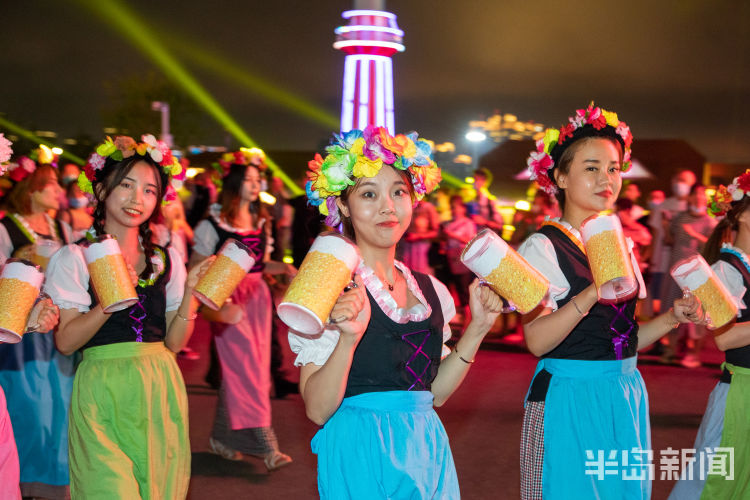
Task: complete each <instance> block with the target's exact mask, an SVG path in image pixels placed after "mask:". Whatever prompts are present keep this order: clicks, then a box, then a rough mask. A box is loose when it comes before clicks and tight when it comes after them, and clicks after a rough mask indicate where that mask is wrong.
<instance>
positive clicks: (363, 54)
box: [333, 0, 404, 134]
mask: <svg viewBox="0 0 750 500" xmlns="http://www.w3.org/2000/svg"><path fill="white" fill-rule="evenodd" d="M384 3H385V2H384V0H355V2H354V8H355V10H348V11H346V12H344V13H343V14H341V17H343V18H344V19H348V20H349V24H348V25H347V26H339V27H338V28H336V31H335V33H336V42H335V43H334V44H333V47H334V48H336V49H339V50H343V51H344V52H345V53H346V60H345V62H344V93H343V97H342V99H341V131H342V132H347V131H349V130H352V129H355V128H358V129H363V128H365V127H366V126H367V125H378V126H381V127H385V128H387V129H388V131H389V132H390V133H391V134H393V133H395V130H394V128H395V127H394V122H393V66H392V64H391V56H392V55H393V54H395V53H396V52H403V51H404V45H403V43H402V38H403V36H404V32H403V31H401V30H400V29H398V25H397V24H396V16H395V14H391V13H390V12H385V11H384V10H383V9H384Z"/></svg>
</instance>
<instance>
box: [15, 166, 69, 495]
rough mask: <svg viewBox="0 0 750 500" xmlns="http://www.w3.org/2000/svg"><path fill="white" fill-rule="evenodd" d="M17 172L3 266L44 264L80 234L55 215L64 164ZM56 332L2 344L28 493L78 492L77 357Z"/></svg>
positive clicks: (24, 489)
mask: <svg viewBox="0 0 750 500" xmlns="http://www.w3.org/2000/svg"><path fill="white" fill-rule="evenodd" d="M9 170H10V172H9V176H10V177H11V178H12V179H13V180H14V181H15V182H16V184H15V185H14V186H13V189H12V190H11V191H10V193H9V195H8V198H7V200H6V206H7V208H8V213H7V214H6V215H5V217H3V218H2V219H0V264H2V263H3V262H5V261H6V260H7V259H9V258H11V257H15V258H23V259H26V260H30V261H34V262H36V263H40V264H43V261H42V260H40V259H39V258H38V257H37V253H38V252H37V248H38V247H39V246H41V245H47V248H49V249H50V250H51V251H54V249H55V248H59V247H60V246H62V245H64V244H66V243H70V241H71V238H72V236H71V228H70V226H68V224H66V223H64V222H60V221H56V220H55V219H53V218H52V217H50V215H49V212H51V211H55V210H57V209H58V208H59V206H60V196H61V194H62V190H61V188H60V186H59V184H58V172H57V169H56V168H54V167H53V166H52V165H50V164H42V165H39V166H37V164H36V162H34V161H33V160H32V159H31V158H27V157H24V158H21V159H20V160H19V162H18V163H17V164H15V165H13V166H12V167H10V168H9ZM48 255H49V254H48ZM48 333H51V332H35V333H29V334H27V335H25V336H24V341H23V342H21V343H18V344H4V345H0V386H2V387H3V388H4V390H5V395H6V398H7V401H8V413H9V414H10V417H11V419H12V420H13V421H14V422H15V426H14V431H15V437H16V443H17V444H18V450H19V460H20V465H21V492H22V493H23V496H28V497H43V498H49V499H57V498H62V499H65V498H69V497H70V488H69V486H68V485H69V483H70V478H69V474H68V408H69V406H70V394H71V392H72V390H73V375H74V372H75V362H76V359H75V357H74V356H65V355H63V354H60V353H59V352H58V351H57V349H56V348H55V341H54V338H53V336H52V335H48Z"/></svg>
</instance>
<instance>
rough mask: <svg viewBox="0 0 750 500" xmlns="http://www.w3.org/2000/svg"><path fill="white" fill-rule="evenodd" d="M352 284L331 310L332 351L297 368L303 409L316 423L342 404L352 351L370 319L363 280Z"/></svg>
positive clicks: (329, 415)
mask: <svg viewBox="0 0 750 500" xmlns="http://www.w3.org/2000/svg"><path fill="white" fill-rule="evenodd" d="M355 283H356V284H357V287H355V288H351V289H350V290H349V291H347V292H345V293H343V294H342V295H341V296H340V297H339V299H338V301H337V302H336V305H335V306H334V308H333V310H332V311H331V316H330V317H331V321H332V322H334V321H335V325H336V327H337V328H338V330H339V340H338V343H337V344H336V347H335V348H334V349H333V353H331V356H330V357H329V358H328V360H327V361H326V362H325V364H323V365H322V366H318V365H314V364H307V365H304V366H303V367H302V370H301V371H300V381H299V387H300V391H299V392H300V394H301V395H302V399H303V400H304V402H305V411H306V413H307V417H308V418H309V419H310V420H312V421H313V422H315V423H316V424H318V425H323V424H325V423H326V422H327V421H328V419H329V418H331V415H333V414H334V413H335V412H336V410H337V409H338V407H339V406H340V405H341V401H342V400H343V399H344V393H345V392H346V381H347V379H348V378H349V370H350V368H351V365H352V359H354V351H355V349H356V348H357V345H359V341H360V340H361V339H362V335H364V333H365V330H367V325H368V324H369V322H370V302H369V300H368V299H367V295H366V294H365V287H364V284H363V283H362V279H361V278H360V277H359V276H356V277H355Z"/></svg>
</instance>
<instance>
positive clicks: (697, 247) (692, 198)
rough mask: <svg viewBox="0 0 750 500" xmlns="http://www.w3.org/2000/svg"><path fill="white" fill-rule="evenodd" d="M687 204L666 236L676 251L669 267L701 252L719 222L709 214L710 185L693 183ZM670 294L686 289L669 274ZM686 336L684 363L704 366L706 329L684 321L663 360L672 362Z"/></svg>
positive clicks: (673, 333) (673, 334)
mask: <svg viewBox="0 0 750 500" xmlns="http://www.w3.org/2000/svg"><path fill="white" fill-rule="evenodd" d="M687 203H688V208H687V210H685V211H684V212H680V213H679V214H677V215H676V216H675V217H673V218H672V220H671V222H670V225H669V230H668V232H667V237H666V238H667V242H668V243H669V244H670V246H671V249H672V253H671V255H670V259H669V266H668V267H667V269H671V268H672V266H674V265H675V264H676V263H677V262H679V261H681V260H682V259H685V258H687V257H692V256H693V255H695V254H698V253H701V252H702V251H703V246H704V245H705V244H706V242H707V241H708V237H709V235H710V234H711V231H713V229H714V227H715V226H716V224H717V221H716V219H714V218H713V217H711V216H709V215H708V214H707V213H706V207H707V205H708V200H707V198H706V188H705V187H704V186H703V185H702V184H695V185H693V187H692V188H691V189H690V194H689V195H688V198H687ZM666 297H667V299H668V300H670V301H671V300H674V299H677V298H680V297H682V290H681V289H680V287H679V286H678V285H677V283H676V282H675V281H674V280H673V279H672V278H671V277H669V282H668V289H667V295H666ZM683 337H686V340H685V343H686V348H687V353H686V354H685V356H684V358H683V359H682V361H681V362H680V364H681V365H682V366H684V367H685V368H697V367H699V366H701V362H700V353H701V350H702V349H703V343H704V342H705V337H706V328H705V326H703V325H696V324H693V323H690V324H681V325H680V326H679V327H677V329H675V330H672V331H671V332H669V335H668V339H669V344H668V345H667V349H666V350H665V352H664V354H663V355H662V357H661V359H660V361H661V362H662V363H665V364H669V363H672V362H673V361H674V360H675V359H676V357H677V354H678V350H679V345H678V344H679V342H680V340H681V339H682V338H683Z"/></svg>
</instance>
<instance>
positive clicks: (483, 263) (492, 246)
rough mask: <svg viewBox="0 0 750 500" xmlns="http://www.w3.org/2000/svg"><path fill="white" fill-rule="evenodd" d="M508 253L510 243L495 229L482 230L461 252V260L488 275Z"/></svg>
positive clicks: (471, 267) (472, 268) (473, 269)
mask: <svg viewBox="0 0 750 500" xmlns="http://www.w3.org/2000/svg"><path fill="white" fill-rule="evenodd" d="M506 253H508V244H507V243H505V241H503V239H502V238H500V237H499V236H498V235H497V234H496V233H495V232H494V231H491V230H488V229H485V230H483V231H482V232H480V233H479V234H478V235H477V236H476V237H475V238H474V239H473V240H471V241H470V242H469V244H468V246H467V247H466V248H465V249H464V251H463V253H462V254H461V262H463V263H464V265H465V266H466V267H468V268H469V269H471V270H472V271H473V272H475V273H476V274H478V275H480V276H483V277H484V276H488V275H489V274H490V273H491V272H492V271H494V270H495V269H496V268H497V266H499V265H500V261H501V260H503V259H504V258H505V254H506Z"/></svg>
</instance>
